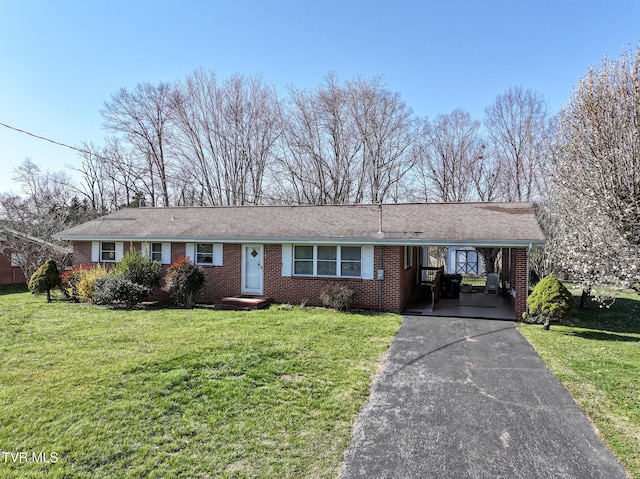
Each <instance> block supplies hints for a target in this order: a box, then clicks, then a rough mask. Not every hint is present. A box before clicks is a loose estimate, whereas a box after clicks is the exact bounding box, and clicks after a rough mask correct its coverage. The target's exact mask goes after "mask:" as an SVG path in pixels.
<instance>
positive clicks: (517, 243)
mask: <svg viewBox="0 0 640 479" xmlns="http://www.w3.org/2000/svg"><path fill="white" fill-rule="evenodd" d="M56 239H59V240H64V241H95V240H96V239H97V240H99V241H126V242H131V241H140V237H130V236H126V237H125V236H117V237H111V238H107V237H104V238H103V237H96V236H59V237H56ZM148 241H154V242H169V243H223V244H224V243H227V244H229V243H234V244H235V243H247V244H248V243H259V244H285V243H291V244H310V245H336V244H340V245H346V246H362V245H383V246H406V245H414V246H471V247H474V248H479V247H492V248H527V247H529V246H540V245H544V244H545V243H546V241H531V240H482V241H474V240H447V239H437V240H436V239H434V240H431V239H428V238H419V239H410V238H388V239H386V238H379V239H378V238H370V237H369V238H291V237H286V238H285V237H282V238H263V237H255V238H247V237H237V238H236V237H233V238H231V237H230V238H219V237H216V238H213V237H203V238H171V237H158V238H153V239H148Z"/></svg>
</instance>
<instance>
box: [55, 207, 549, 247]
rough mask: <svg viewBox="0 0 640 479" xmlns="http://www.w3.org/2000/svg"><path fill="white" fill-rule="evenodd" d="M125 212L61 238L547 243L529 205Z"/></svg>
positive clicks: (184, 209) (60, 234) (96, 221)
mask: <svg viewBox="0 0 640 479" xmlns="http://www.w3.org/2000/svg"><path fill="white" fill-rule="evenodd" d="M379 220H380V211H379V208H378V205H326V206H306V205H302V206H299V205H297V206H219V207H172V208H151V207H147V208H125V209H122V210H120V211H117V212H115V213H112V214H110V215H108V216H104V217H102V218H98V219H95V220H93V221H89V222H87V223H84V224H81V225H78V226H75V227H73V228H70V229H67V230H65V231H62V232H60V233H58V235H57V237H58V238H60V239H63V240H116V241H134V240H140V239H145V240H155V241H221V242H263V243H282V242H305V241H315V242H343V243H344V242H348V243H351V242H354V243H356V242H357V243H364V244H369V243H371V244H376V243H381V244H411V243H415V244H442V245H450V244H451V245H453V244H468V245H477V246H482V245H496V246H514V245H529V244H532V243H533V244H540V243H543V242H544V235H543V233H542V231H541V229H540V226H539V225H538V222H537V220H536V218H535V215H534V212H533V208H532V207H531V205H530V204H528V203H409V204H384V205H382V233H379Z"/></svg>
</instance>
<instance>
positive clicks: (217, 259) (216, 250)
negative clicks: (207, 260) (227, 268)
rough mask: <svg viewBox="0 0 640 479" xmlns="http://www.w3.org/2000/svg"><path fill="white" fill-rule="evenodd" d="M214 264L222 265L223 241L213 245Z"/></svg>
mask: <svg viewBox="0 0 640 479" xmlns="http://www.w3.org/2000/svg"><path fill="white" fill-rule="evenodd" d="M213 266H222V243H216V244H214V245H213Z"/></svg>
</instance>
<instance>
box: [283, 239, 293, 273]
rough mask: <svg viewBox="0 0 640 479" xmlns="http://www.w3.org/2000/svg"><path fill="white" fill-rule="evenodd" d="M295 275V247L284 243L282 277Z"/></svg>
mask: <svg viewBox="0 0 640 479" xmlns="http://www.w3.org/2000/svg"><path fill="white" fill-rule="evenodd" d="M292 274H293V245H292V244H291V243H284V244H283V245H282V276H291V275H292Z"/></svg>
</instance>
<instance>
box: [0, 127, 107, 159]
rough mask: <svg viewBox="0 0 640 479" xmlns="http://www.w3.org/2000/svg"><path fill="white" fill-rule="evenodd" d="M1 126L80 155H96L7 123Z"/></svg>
mask: <svg viewBox="0 0 640 479" xmlns="http://www.w3.org/2000/svg"><path fill="white" fill-rule="evenodd" d="M0 126H4V127H5V128H9V129H10V130H13V131H17V132H18V133H24V134H25V135H29V136H32V137H33V138H37V139H38V140H44V141H48V142H49V143H53V144H54V145H58V146H63V147H65V148H69V149H70V150H74V151H77V152H78V153H87V154H89V155H94V156H98V155H95V153H91V152H90V151H87V150H83V149H81V148H78V147H77V146H71V145H67V144H66V143H60V142H59V141H55V140H52V139H51V138H46V137H44V136H40V135H36V134H35V133H31V132H29V131H26V130H21V129H20V128H16V127H15V126H11V125H7V124H6V123H2V122H0Z"/></svg>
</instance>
